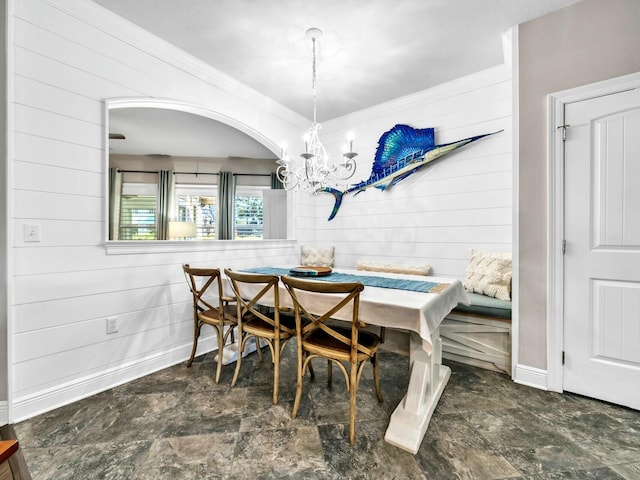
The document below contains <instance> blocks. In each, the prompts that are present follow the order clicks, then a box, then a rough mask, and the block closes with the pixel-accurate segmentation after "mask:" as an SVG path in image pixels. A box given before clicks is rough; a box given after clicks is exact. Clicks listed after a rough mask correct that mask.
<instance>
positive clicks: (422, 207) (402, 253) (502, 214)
mask: <svg viewBox="0 0 640 480" xmlns="http://www.w3.org/2000/svg"><path fill="white" fill-rule="evenodd" d="M511 100H512V99H511V72H510V70H509V69H508V68H507V67H506V66H500V67H495V68H492V69H489V70H486V71H482V72H479V73H476V74H474V75H470V76H468V77H464V78H460V79H457V80H455V81H452V82H449V83H446V84H443V85H440V86H438V87H435V88H432V89H429V90H425V91H422V92H419V93H417V94H414V95H410V96H407V97H402V98H399V99H397V100H394V101H391V102H388V103H385V104H381V105H379V106H376V107H373V108H369V109H367V110H363V111H360V112H357V113H355V114H352V115H348V116H345V117H341V118H339V119H335V120H333V121H331V122H327V123H326V124H324V125H323V138H324V139H325V141H326V146H327V149H328V150H329V151H333V152H340V151H341V144H344V138H345V132H347V131H353V132H354V134H355V137H356V138H355V142H354V150H356V151H358V152H359V155H358V157H357V160H358V168H357V171H356V174H355V176H354V177H353V179H352V180H353V182H352V183H356V182H358V181H359V180H360V179H367V178H369V174H370V172H371V164H372V162H373V158H374V155H375V150H376V147H377V141H378V139H379V138H380V136H381V135H382V134H383V133H384V132H385V131H387V130H389V129H390V128H391V127H393V126H394V125H396V124H400V123H404V124H408V125H411V126H413V127H414V128H427V127H434V128H435V130H436V143H438V144H442V143H449V142H453V141H455V140H459V139H462V138H466V137H471V136H474V135H480V134H484V133H489V132H494V131H498V130H504V132H502V133H499V134H497V135H494V136H491V137H488V138H485V139H481V140H479V141H477V142H474V143H472V144H470V145H468V146H465V147H463V148H462V149H460V150H458V151H456V152H454V153H452V154H450V155H449V156H446V157H444V158H442V159H440V160H437V161H436V162H435V163H434V164H432V166H430V167H429V166H428V167H425V168H424V169H423V170H421V171H418V172H416V173H414V174H413V175H411V176H410V177H408V178H407V179H405V180H403V181H401V182H400V183H398V184H397V185H395V186H394V187H392V188H390V189H389V190H386V191H384V192H383V191H379V190H377V189H373V188H371V189H368V190H366V191H365V192H363V193H360V194H358V195H357V196H355V197H354V196H353V195H348V196H346V197H345V198H344V199H343V203H342V207H341V208H340V210H339V212H338V214H337V215H336V217H335V218H334V219H333V220H331V221H327V218H328V216H329V214H330V212H331V209H332V208H333V203H334V202H333V197H332V196H331V195H329V194H323V195H320V196H318V197H315V200H316V201H315V204H309V205H307V206H306V207H305V208H304V209H303V208H301V206H300V205H296V209H297V211H298V212H305V213H304V214H302V213H300V214H299V216H298V217H297V227H298V229H297V233H298V239H299V240H300V242H301V243H304V242H312V241H314V242H316V243H318V244H321V245H335V247H336V263H337V265H340V266H344V267H353V266H355V265H356V262H357V260H358V259H363V260H367V261H378V262H390V263H400V264H430V265H432V266H433V274H434V275H439V276H452V277H459V278H464V275H465V267H466V265H467V262H468V258H469V251H470V249H472V248H476V249H485V250H488V251H496V252H510V251H511V224H512V221H511V210H512V180H511V175H512V173H511V172H512V145H511V143H512V140H511V119H512V113H511V112H512V106H511ZM308 201H309V200H307V202H308ZM313 205H315V208H313Z"/></svg>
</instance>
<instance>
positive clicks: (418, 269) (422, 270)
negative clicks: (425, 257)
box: [356, 260, 431, 275]
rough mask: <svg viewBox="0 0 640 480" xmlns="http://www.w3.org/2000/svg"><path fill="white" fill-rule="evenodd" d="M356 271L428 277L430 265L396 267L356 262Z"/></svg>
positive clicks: (390, 264)
mask: <svg viewBox="0 0 640 480" xmlns="http://www.w3.org/2000/svg"><path fill="white" fill-rule="evenodd" d="M356 268H357V269H358V270H368V271H369V272H387V273H406V274H409V275H429V273H431V265H397V264H395V263H376V262H363V261H360V260H359V261H358V265H357V267H356Z"/></svg>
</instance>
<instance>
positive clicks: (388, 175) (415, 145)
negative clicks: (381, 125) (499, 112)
mask: <svg viewBox="0 0 640 480" xmlns="http://www.w3.org/2000/svg"><path fill="white" fill-rule="evenodd" d="M501 131H502V130H499V131H498V132H492V133H485V134H484V135H476V136H475V137H469V138H464V139H462V140H457V141H455V142H451V143H445V144H442V145H436V144H435V137H434V129H433V128H422V129H415V128H413V127H410V126H409V125H396V126H394V127H393V128H392V129H391V130H389V131H388V132H385V133H383V134H382V136H381V137H380V140H378V148H377V149H376V156H375V159H374V162H373V167H372V169H371V175H370V177H369V178H368V179H367V180H365V181H363V182H360V183H356V184H355V185H352V186H351V187H349V188H348V189H347V190H345V191H343V192H341V191H340V190H336V189H335V188H331V187H325V188H321V189H320V190H318V191H319V192H326V193H330V194H332V195H333V196H334V198H335V201H336V203H335V205H334V206H333V211H332V212H331V215H329V220H331V219H333V217H335V216H336V213H338V210H339V209H340V205H342V199H343V197H344V196H345V195H346V194H348V193H353V194H354V195H357V194H358V193H360V192H364V191H365V190H366V189H367V188H369V187H374V188H378V189H380V190H386V189H387V188H389V187H391V186H393V185H395V184H396V183H398V182H400V181H401V180H404V179H405V178H407V177H408V176H409V175H411V174H412V173H415V172H417V171H418V170H420V169H421V168H422V167H424V166H426V165H427V164H429V163H431V162H433V161H434V160H435V159H437V158H440V157H442V156H444V155H447V154H448V153H451V152H453V151H454V150H457V149H458V148H460V147H464V146H465V145H468V144H469V143H471V142H475V141H476V140H479V139H481V138H484V137H488V136H489V135H493V134H495V133H499V132H501Z"/></svg>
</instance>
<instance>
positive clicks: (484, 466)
mask: <svg viewBox="0 0 640 480" xmlns="http://www.w3.org/2000/svg"><path fill="white" fill-rule="evenodd" d="M416 459H417V461H418V463H419V464H420V466H421V468H422V471H423V472H425V473H426V474H427V477H428V478H438V479H440V478H442V479H449V478H451V479H453V478H455V479H467V480H488V479H494V478H507V477H516V476H518V475H519V474H520V472H519V471H518V470H517V469H516V468H515V467H514V466H513V465H512V464H511V463H510V462H509V461H508V460H507V459H506V458H505V457H504V456H503V455H502V452H501V451H500V449H496V448H494V447H493V446H492V445H491V444H490V443H489V442H488V441H487V440H486V439H485V438H484V437H483V436H482V435H480V434H479V433H478V432H477V431H475V430H474V429H473V428H472V427H471V426H470V425H469V424H468V423H467V421H466V420H465V419H464V416H463V415H443V416H439V417H433V418H432V420H431V423H430V425H429V429H428V430H427V433H426V435H425V438H424V440H423V441H422V445H421V446H420V450H419V451H418V453H417V455H416Z"/></svg>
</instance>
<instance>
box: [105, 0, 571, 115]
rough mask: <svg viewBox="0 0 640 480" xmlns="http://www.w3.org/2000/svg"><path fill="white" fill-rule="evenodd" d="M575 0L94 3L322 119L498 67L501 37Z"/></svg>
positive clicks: (156, 0)
mask: <svg viewBox="0 0 640 480" xmlns="http://www.w3.org/2000/svg"><path fill="white" fill-rule="evenodd" d="M577 1H579V0H482V1H480V0H304V1H303V0H271V1H264V0H189V1H188V2H185V1H180V0H135V1H131V0H94V2H95V3H97V4H99V5H102V6H103V7H105V8H107V9H109V10H112V11H113V12H114V13H116V14H118V15H120V16H121V17H124V18H125V19H127V20H129V21H131V22H133V23H135V24H137V25H139V26H140V27H142V28H143V29H145V30H147V31H149V32H151V33H153V34H155V35H157V36H158V37H160V38H162V39H164V40H166V41H168V42H169V43H172V44H173V45H175V46H177V47H179V48H180V49H182V50H184V51H185V52H187V53H189V54H191V55H193V56H195V57H197V58H199V59H200V60H202V61H204V62H206V63H208V64H210V65H212V66H214V67H215V68H217V69H218V70H220V71H222V72H224V73H226V74H228V75H229V76H231V77H233V78H235V79H237V80H239V81H241V82H243V83H245V84H247V85H249V86H251V87H252V88H254V89H255V90H258V91H259V92H261V93H263V94H264V95H266V96H268V97H270V98H272V99H274V100H275V101H277V102H279V103H281V104H282V105H285V106H287V107H289V108H290V109H291V110H293V111H295V112H297V113H299V114H301V115H303V116H305V117H307V118H309V119H311V118H312V115H313V109H312V93H311V92H312V90H311V76H312V75H311V66H312V43H311V40H310V39H308V38H306V36H305V32H306V30H307V29H308V28H310V27H318V28H320V29H321V30H322V31H323V36H322V38H321V39H320V41H319V48H318V65H317V79H318V84H317V96H318V104H317V105H318V106H317V119H318V121H320V122H322V121H326V120H329V119H333V118H336V117H339V116H342V115H345V114H348V113H350V112H354V111H357V110H361V109H363V108H366V107H370V106H373V105H377V104H379V103H383V102H385V101H388V100H392V99H395V98H398V97H401V96H404V95H408V94H411V93H414V92H418V91H421V90H424V89H427V88H429V87H433V86H435V85H438V84H441V83H444V82H447V81H449V80H453V79H456V78H459V77H462V76H465V75H468V74H471V73H475V72H478V71H481V70H484V69H487V68H490V67H493V66H496V65H499V64H501V63H503V60H504V58H503V44H502V34H503V32H505V31H507V30H509V29H510V28H511V27H513V26H515V25H518V24H520V23H523V22H526V21H528V20H531V19H533V18H536V17H539V16H541V15H544V14H546V13H549V12H551V11H554V10H557V9H560V8H564V7H566V6H568V5H571V4H573V3H576V2H577Z"/></svg>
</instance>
